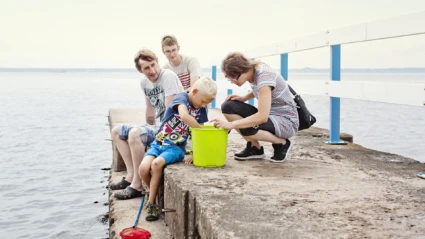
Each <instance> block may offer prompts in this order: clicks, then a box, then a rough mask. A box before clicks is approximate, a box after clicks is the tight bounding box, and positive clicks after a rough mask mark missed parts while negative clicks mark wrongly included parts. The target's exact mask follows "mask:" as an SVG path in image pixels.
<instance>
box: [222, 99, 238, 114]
mask: <svg viewBox="0 0 425 239" xmlns="http://www.w3.org/2000/svg"><path fill="white" fill-rule="evenodd" d="M234 104H235V102H234V101H233V100H225V101H224V102H223V104H221V112H222V113H223V114H233V113H234V110H233V107H234Z"/></svg>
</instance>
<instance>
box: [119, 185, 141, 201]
mask: <svg viewBox="0 0 425 239" xmlns="http://www.w3.org/2000/svg"><path fill="white" fill-rule="evenodd" d="M144 194H145V193H144V191H137V190H136V189H134V188H132V187H130V186H128V187H126V188H125V189H124V190H122V191H120V192H117V193H115V194H114V197H115V198H116V199H120V200H126V199H132V198H139V197H142V196H143V195H144Z"/></svg>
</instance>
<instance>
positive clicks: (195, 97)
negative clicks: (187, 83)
mask: <svg viewBox="0 0 425 239" xmlns="http://www.w3.org/2000/svg"><path fill="white" fill-rule="evenodd" d="M191 93H192V99H191V101H192V102H191V103H192V105H193V106H194V107H195V108H196V109H199V108H206V107H207V105H208V104H209V103H211V102H212V101H213V100H214V97H213V96H210V95H208V94H202V93H200V92H199V90H198V89H196V88H194V89H192V92H191Z"/></svg>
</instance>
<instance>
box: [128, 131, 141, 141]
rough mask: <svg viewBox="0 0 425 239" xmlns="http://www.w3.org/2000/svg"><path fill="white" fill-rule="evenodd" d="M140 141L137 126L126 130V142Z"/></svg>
mask: <svg viewBox="0 0 425 239" xmlns="http://www.w3.org/2000/svg"><path fill="white" fill-rule="evenodd" d="M134 142H140V132H139V129H137V128H132V129H131V130H130V132H128V143H134Z"/></svg>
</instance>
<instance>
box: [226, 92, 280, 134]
mask: <svg viewBox="0 0 425 239" xmlns="http://www.w3.org/2000/svg"><path fill="white" fill-rule="evenodd" d="M221 112H222V113H223V114H229V115H239V116H242V117H243V118H246V117H249V116H251V115H253V114H255V113H257V112H258V109H257V108H255V107H254V106H252V105H249V104H247V103H244V102H240V101H237V100H226V101H224V103H223V104H222V105H221ZM258 130H265V131H268V132H270V133H272V134H275V129H274V125H273V122H272V121H271V120H270V118H269V119H268V120H267V122H266V123H262V124H260V125H256V126H254V127H250V128H244V129H239V131H240V132H241V134H242V135H243V136H251V135H255V134H257V132H258Z"/></svg>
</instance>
